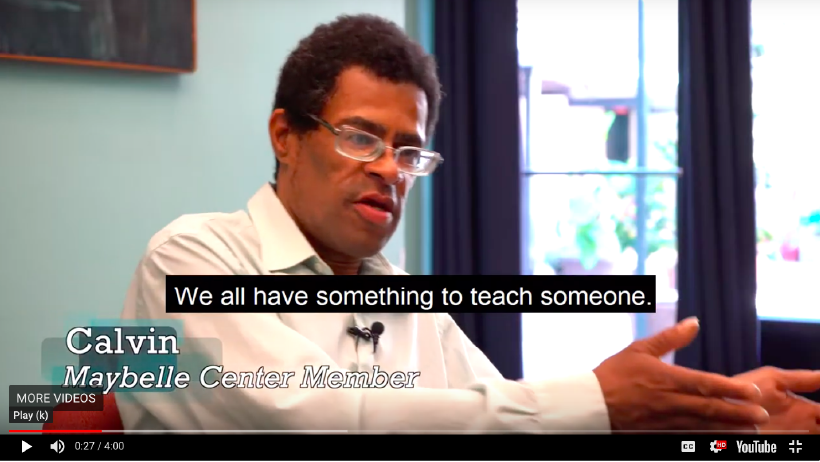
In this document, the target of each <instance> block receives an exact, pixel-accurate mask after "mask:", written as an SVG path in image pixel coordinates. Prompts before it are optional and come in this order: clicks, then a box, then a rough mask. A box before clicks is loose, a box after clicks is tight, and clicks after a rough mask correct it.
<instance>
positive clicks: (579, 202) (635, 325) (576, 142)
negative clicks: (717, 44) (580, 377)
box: [518, 0, 678, 379]
mask: <svg viewBox="0 0 820 462" xmlns="http://www.w3.org/2000/svg"><path fill="white" fill-rule="evenodd" d="M518 9H519V29H518V30H519V37H518V48H519V61H520V66H521V73H520V75H521V78H520V87H521V88H520V90H521V91H520V95H521V120H522V124H521V125H522V135H523V143H522V149H523V150H524V153H523V155H524V159H525V162H524V167H523V170H524V171H523V172H522V175H523V176H524V183H525V186H524V187H525V188H526V190H525V192H524V193H525V194H524V197H525V198H526V200H527V206H526V207H525V211H524V213H525V219H526V221H527V222H528V226H526V227H525V232H526V233H527V235H526V236H525V242H527V243H528V244H529V247H528V250H527V254H526V255H525V258H524V260H525V264H526V265H527V266H526V268H525V272H527V273H530V274H636V273H644V274H655V275H657V280H658V285H659V287H658V289H659V290H658V300H657V302H658V309H657V311H658V313H657V314H654V315H638V316H635V315H629V314H612V315H607V314H524V316H523V333H524V340H523V345H522V348H523V355H524V375H525V378H527V379H539V378H546V377H552V376H562V375H566V374H569V373H574V372H587V371H589V370H591V369H592V368H594V367H595V366H597V365H598V364H599V363H600V361H602V360H603V359H605V358H606V357H608V356H610V355H612V354H614V353H616V352H617V351H619V350H620V349H621V348H623V347H625V346H626V345H628V344H629V343H630V342H631V341H633V339H634V338H635V337H636V336H638V335H641V336H644V335H651V334H652V333H654V332H657V331H659V330H661V329H663V328H665V327H668V326H671V325H672V324H674V322H675V316H676V305H677V291H676V290H675V286H676V282H675V269H676V266H677V242H676V230H675V226H676V215H675V205H676V203H675V193H676V182H677V177H676V176H675V173H676V171H677V111H676V101H677V85H678V62H677V49H678V37H677V1H675V0H645V1H644V2H643V9H644V22H643V31H644V34H643V38H644V40H643V43H644V50H645V53H644V63H643V69H644V73H643V75H644V80H643V82H644V87H643V88H644V89H645V91H644V92H643V94H640V93H639V89H640V88H641V87H640V86H639V81H640V79H639V76H640V68H641V67H640V65H639V64H640V62H639V49H640V47H639V35H640V34H639V30H640V27H639V2H638V1H637V0H619V1H611V2H599V3H596V4H595V8H590V5H588V4H587V3H585V2H559V1H555V0H518ZM642 103H643V104H642ZM581 171H586V172H598V173H604V172H608V173H606V174H590V175H566V173H571V172H581ZM612 172H624V173H622V174H613V173H612ZM626 172H631V174H626ZM659 172H667V173H669V174H667V175H657V174H656V173H659ZM650 173H651V174H650ZM639 217H642V218H639ZM641 243H642V244H643V245H640V244H641ZM567 349H571V350H572V351H573V354H572V355H561V354H559V353H557V352H559V351H562V350H567ZM567 356H568V357H567ZM665 359H666V360H670V359H671V358H670V357H667V358H665Z"/></svg>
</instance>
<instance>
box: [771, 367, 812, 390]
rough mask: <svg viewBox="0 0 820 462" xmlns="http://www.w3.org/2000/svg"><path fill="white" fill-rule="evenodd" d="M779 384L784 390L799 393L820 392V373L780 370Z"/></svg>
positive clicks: (778, 373)
mask: <svg viewBox="0 0 820 462" xmlns="http://www.w3.org/2000/svg"><path fill="white" fill-rule="evenodd" d="M777 375H778V376H777V378H776V380H777V383H778V385H780V386H782V387H783V388H785V389H787V390H789V391H794V392H797V393H811V392H814V391H817V390H820V371H810V370H793V371H789V370H779V371H777Z"/></svg>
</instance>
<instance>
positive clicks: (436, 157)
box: [308, 114, 444, 176]
mask: <svg viewBox="0 0 820 462" xmlns="http://www.w3.org/2000/svg"><path fill="white" fill-rule="evenodd" d="M308 117H310V118H311V119H313V120H314V121H315V122H316V123H318V124H319V125H321V126H323V127H325V128H326V129H328V131H330V133H333V135H334V136H335V137H336V153H337V154H339V155H340V156H343V157H347V158H348V159H353V160H358V161H359V162H373V161H375V160H377V159H378V158H380V157H381V156H383V155H384V153H385V152H387V151H388V150H391V151H393V158H394V159H396V158H398V156H399V155H400V154H401V152H402V151H410V150H413V151H422V152H424V153H426V154H430V155H432V159H430V166H429V167H428V168H427V170H426V171H423V172H415V171H413V172H409V171H407V170H405V169H404V167H403V166H402V165H401V164H398V163H397V164H396V165H397V167H398V169H399V171H401V172H402V173H406V174H408V175H413V176H427V175H430V174H431V173H433V172H435V171H436V169H437V168H438V166H439V165H440V164H442V163H443V162H444V158H443V157H441V154H439V153H437V152H435V151H430V150H429V149H424V148H417V147H415V146H402V147H400V148H394V147H393V146H388V145H387V144H385V142H384V140H382V139H381V138H379V137H378V136H376V135H374V134H372V133H369V132H366V131H364V130H360V129H358V128H356V127H350V126H345V127H344V130H349V131H353V132H356V133H361V134H362V135H367V136H372V137H373V138H375V139H376V140H378V142H379V147H378V148H377V149H376V151H375V152H374V153H373V154H371V155H369V156H366V157H356V156H351V155H350V154H347V153H345V152H344V151H342V149H341V148H340V147H339V135H341V134H342V130H343V129H341V128H336V127H335V126H333V124H331V123H330V122H328V121H326V120H325V119H323V118H321V117H318V116H315V115H312V114H308Z"/></svg>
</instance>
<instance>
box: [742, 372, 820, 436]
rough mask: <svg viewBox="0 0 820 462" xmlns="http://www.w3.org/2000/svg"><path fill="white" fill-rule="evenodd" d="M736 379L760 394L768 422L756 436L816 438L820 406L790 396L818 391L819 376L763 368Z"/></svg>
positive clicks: (819, 431) (819, 430)
mask: <svg viewBox="0 0 820 462" xmlns="http://www.w3.org/2000/svg"><path fill="white" fill-rule="evenodd" d="M736 378H738V379H740V380H745V381H748V382H751V383H754V384H755V385H757V387H758V388H760V391H761V392H762V393H763V399H762V401H761V404H762V405H763V407H765V408H766V410H767V411H769V415H770V416H771V419H770V420H769V423H768V424H766V425H763V426H761V427H760V433H785V434H788V433H794V432H796V431H799V432H809V433H811V434H820V404H818V403H815V402H814V401H811V400H809V399H806V398H804V397H802V396H798V395H795V394H794V393H810V392H814V391H817V390H818V389H820V372H817V371H801V370H795V371H787V370H782V369H777V368H775V367H763V368H760V369H755V370H753V371H750V372H746V373H744V374H740V375H737V376H736Z"/></svg>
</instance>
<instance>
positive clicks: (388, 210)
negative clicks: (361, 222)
mask: <svg viewBox="0 0 820 462" xmlns="http://www.w3.org/2000/svg"><path fill="white" fill-rule="evenodd" d="M353 207H354V208H355V209H356V211H357V212H358V213H359V215H360V216H361V217H362V218H364V219H365V220H367V221H369V222H371V223H373V224H376V225H380V226H384V225H387V224H389V223H390V222H392V221H393V207H392V205H391V204H388V203H386V202H385V201H381V200H378V199H376V198H373V197H365V198H362V199H361V200H359V201H358V202H356V203H354V204H353Z"/></svg>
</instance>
